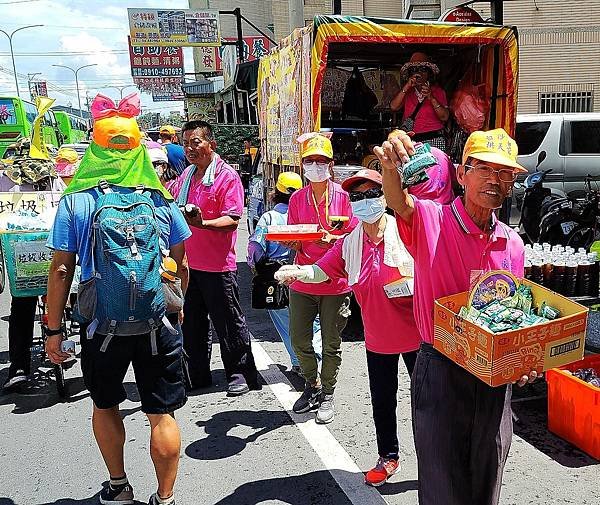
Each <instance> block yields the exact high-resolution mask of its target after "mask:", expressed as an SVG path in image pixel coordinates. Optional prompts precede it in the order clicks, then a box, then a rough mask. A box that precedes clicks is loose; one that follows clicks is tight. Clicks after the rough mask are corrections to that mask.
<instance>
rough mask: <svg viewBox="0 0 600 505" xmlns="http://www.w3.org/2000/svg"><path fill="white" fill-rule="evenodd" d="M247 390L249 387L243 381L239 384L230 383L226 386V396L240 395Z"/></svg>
mask: <svg viewBox="0 0 600 505" xmlns="http://www.w3.org/2000/svg"><path fill="white" fill-rule="evenodd" d="M248 391H250V387H249V386H248V384H246V383H245V382H242V383H241V384H236V383H231V384H229V386H227V395H228V396H242V395H245V394H246V393H247V392H248Z"/></svg>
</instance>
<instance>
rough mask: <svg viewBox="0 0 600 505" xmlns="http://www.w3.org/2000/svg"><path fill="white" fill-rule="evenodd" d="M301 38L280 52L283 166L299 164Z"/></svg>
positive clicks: (279, 74)
mask: <svg viewBox="0 0 600 505" xmlns="http://www.w3.org/2000/svg"><path fill="white" fill-rule="evenodd" d="M301 58H302V39H301V38H296V39H294V40H292V41H291V43H290V45H289V46H286V47H283V48H282V49H281V50H280V51H279V68H278V78H277V80H278V91H279V118H280V124H281V131H280V135H281V165H286V166H290V165H295V166H298V165H300V152H299V144H298V142H296V138H297V137H298V129H299V128H300V124H299V121H300V106H301V103H300V100H298V98H299V97H300V96H301V93H302V91H301V88H300V84H301V72H300V66H301Z"/></svg>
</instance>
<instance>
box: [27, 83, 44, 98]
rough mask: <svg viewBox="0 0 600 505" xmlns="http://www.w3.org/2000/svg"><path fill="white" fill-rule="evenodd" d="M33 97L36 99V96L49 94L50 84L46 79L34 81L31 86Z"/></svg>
mask: <svg viewBox="0 0 600 505" xmlns="http://www.w3.org/2000/svg"><path fill="white" fill-rule="evenodd" d="M30 93H31V99H32V100H35V97H36V96H46V97H47V96H48V85H47V83H46V81H34V82H32V83H31V87H30Z"/></svg>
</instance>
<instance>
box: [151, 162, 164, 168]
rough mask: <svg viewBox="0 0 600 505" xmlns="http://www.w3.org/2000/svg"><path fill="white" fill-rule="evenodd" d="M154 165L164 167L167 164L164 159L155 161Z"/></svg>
mask: <svg viewBox="0 0 600 505" xmlns="http://www.w3.org/2000/svg"><path fill="white" fill-rule="evenodd" d="M152 165H153V166H154V168H156V167H162V166H163V165H166V163H165V162H164V161H153V162H152Z"/></svg>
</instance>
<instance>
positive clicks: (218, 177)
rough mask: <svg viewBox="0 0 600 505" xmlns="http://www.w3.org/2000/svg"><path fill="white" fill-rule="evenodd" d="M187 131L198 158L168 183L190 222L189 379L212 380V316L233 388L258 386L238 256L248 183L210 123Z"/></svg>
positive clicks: (190, 125)
mask: <svg viewBox="0 0 600 505" xmlns="http://www.w3.org/2000/svg"><path fill="white" fill-rule="evenodd" d="M182 132H183V145H184V147H185V153H186V156H187V158H188V159H189V160H190V162H191V163H192V165H191V166H189V167H188V168H187V169H186V170H185V171H184V172H183V174H182V175H181V176H180V177H179V178H178V179H177V180H176V181H175V182H174V183H173V184H172V185H171V186H170V191H171V193H172V194H173V196H175V199H176V201H177V203H178V205H179V206H180V207H185V209H186V212H185V218H186V221H187V223H188V224H189V225H190V227H191V229H192V236H191V237H190V238H189V239H188V240H187V241H186V243H185V249H186V253H187V259H188V262H189V267H190V284H189V287H188V290H187V293H186V295H185V306H184V313H185V319H184V321H183V340H184V348H185V350H186V352H187V354H188V356H189V372H190V379H191V384H192V388H193V389H195V388H199V387H207V386H209V385H211V384H212V375H211V371H210V358H211V353H212V336H211V331H210V323H212V325H213V327H214V329H215V331H216V332H217V335H218V336H219V346H220V349H221V359H222V360H223V365H224V367H225V374H226V376H227V382H228V388H227V393H228V394H229V395H231V396H237V395H242V394H245V393H247V392H248V391H249V390H250V389H257V388H258V387H259V383H258V372H257V370H256V365H255V363H254V356H253V355H252V349H251V346H250V333H249V331H248V327H247V325H246V319H245V318H244V314H243V312H242V308H241V306H240V296H239V289H238V281H237V265H236V258H235V242H236V238H237V231H236V230H237V227H238V224H239V221H240V217H241V215H242V212H243V210H244V189H243V187H242V183H241V181H240V178H239V176H238V174H237V173H236V172H235V170H234V169H233V168H231V167H230V166H229V165H228V164H227V163H225V161H223V160H222V159H221V157H220V156H219V155H218V154H217V153H216V152H215V149H216V147H217V145H216V142H215V139H214V135H213V130H212V127H211V126H210V124H209V123H207V122H205V121H189V122H187V123H185V124H184V125H183V127H182ZM209 317H210V320H209Z"/></svg>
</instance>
